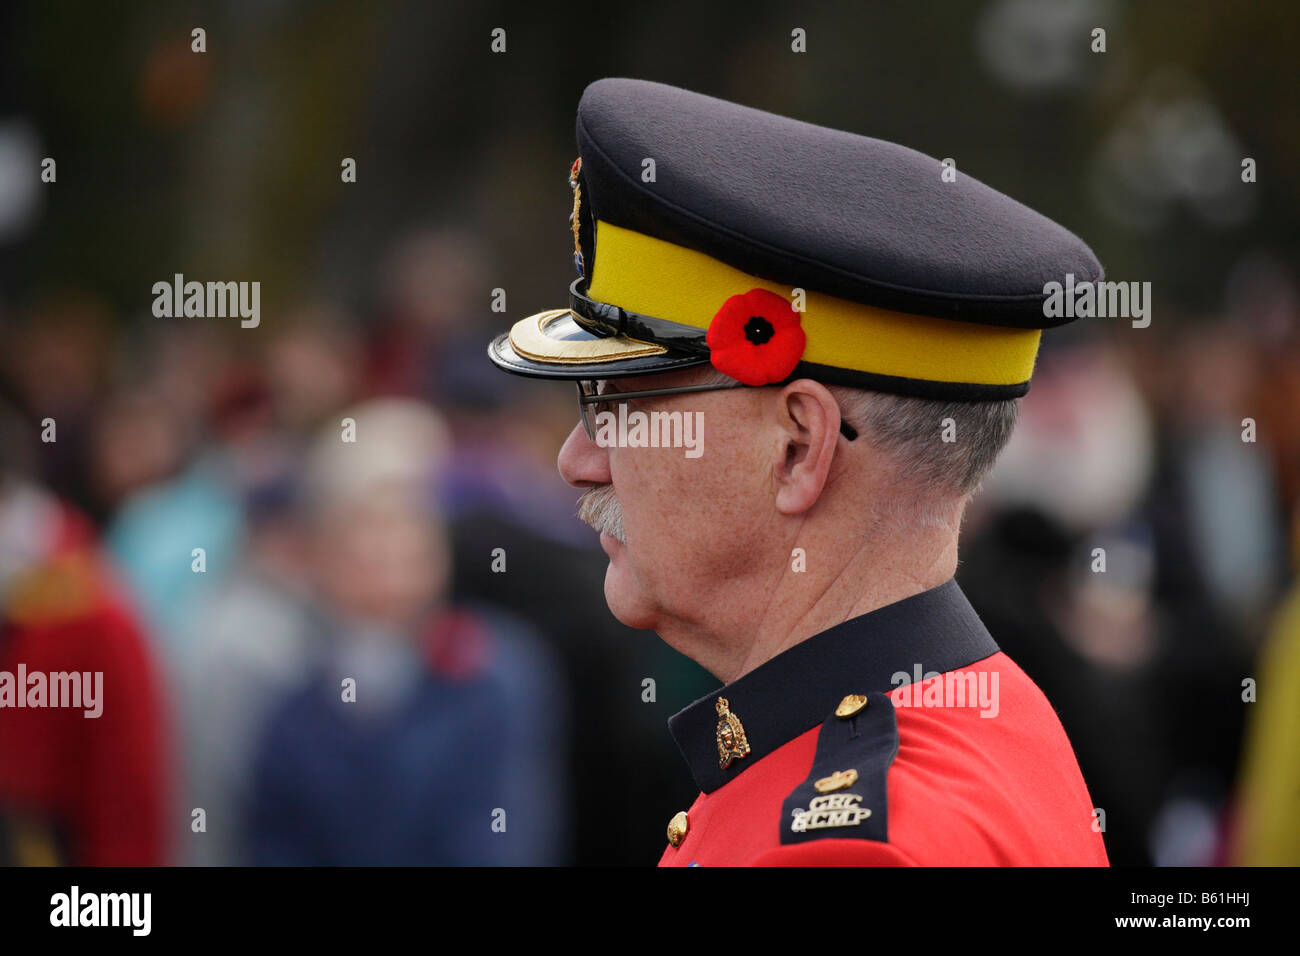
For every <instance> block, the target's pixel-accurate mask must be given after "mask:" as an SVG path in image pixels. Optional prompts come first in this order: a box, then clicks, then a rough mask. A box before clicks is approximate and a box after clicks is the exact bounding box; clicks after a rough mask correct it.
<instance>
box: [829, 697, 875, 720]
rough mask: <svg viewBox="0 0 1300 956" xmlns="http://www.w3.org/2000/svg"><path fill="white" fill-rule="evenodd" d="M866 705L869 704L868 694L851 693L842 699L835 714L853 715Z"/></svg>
mask: <svg viewBox="0 0 1300 956" xmlns="http://www.w3.org/2000/svg"><path fill="white" fill-rule="evenodd" d="M866 706H867V695H866V694H849V695H848V696H847V697H845V698H844V699H843V700H842V701H840V705H839V706H838V707H836V708H835V716H836V717H852V716H853V715H854V714H856V713H857V712H858V711H860V710H861V709H862V708H863V707H866Z"/></svg>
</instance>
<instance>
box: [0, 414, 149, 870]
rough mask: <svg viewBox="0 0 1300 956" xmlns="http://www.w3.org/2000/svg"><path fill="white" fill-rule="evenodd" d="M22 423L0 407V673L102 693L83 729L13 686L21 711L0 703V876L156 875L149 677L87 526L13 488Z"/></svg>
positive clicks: (23, 443)
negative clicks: (0, 870)
mask: <svg viewBox="0 0 1300 956" xmlns="http://www.w3.org/2000/svg"><path fill="white" fill-rule="evenodd" d="M43 411H44V410H43V409H42V410H38V411H37V412H36V415H35V417H36V419H37V420H39V419H40V418H41V417H43V414H42V413H43ZM25 419H30V416H29V415H26V414H23V415H22V417H19V413H17V412H15V411H14V410H13V409H12V408H11V407H9V406H7V405H5V404H3V403H0V673H4V674H8V675H11V677H10V679H11V680H15V681H16V679H17V675H18V674H19V673H20V671H19V668H20V667H22V668H24V669H25V671H26V673H27V675H28V680H29V682H30V678H31V675H33V674H34V673H41V674H44V675H46V676H45V679H46V681H47V682H51V681H52V677H51V676H50V675H53V674H55V673H58V672H73V671H75V672H80V673H81V674H82V675H85V674H87V673H89V674H92V675H93V674H96V673H102V684H98V697H99V699H98V701H97V702H96V704H95V706H94V708H93V710H98V711H99V715H98V716H93V717H92V716H87V709H86V708H83V707H52V706H37V707H33V706H30V702H31V701H32V699H33V698H32V697H31V696H30V684H29V687H18V686H16V684H15V686H14V688H13V689H14V690H16V692H17V693H19V694H25V695H27V701H28V703H29V706H25V707H21V708H19V707H17V706H15V705H16V699H8V698H7V697H6V696H5V695H4V694H0V704H2V705H3V706H0V864H6V865H53V864H72V865H80V866H88V865H89V866H145V865H157V864H162V863H166V862H167V861H168V855H167V849H166V842H167V840H166V836H167V832H168V827H167V825H166V822H165V818H166V815H167V813H168V811H169V809H170V808H169V806H168V798H167V793H166V792H167V783H168V770H167V757H166V754H167V747H168V745H169V737H170V732H169V724H168V721H167V711H166V707H165V703H164V699H163V698H164V692H163V688H162V685H161V683H160V678H159V669H158V666H157V664H156V663H155V661H154V658H153V653H152V648H151V646H150V644H149V641H148V640H147V639H146V637H145V635H144V633H143V631H142V629H141V627H140V625H139V623H138V622H137V618H136V615H135V613H134V611H133V610H132V609H131V607H130V606H129V604H128V602H127V600H126V598H125V596H124V593H123V591H122V589H121V587H120V586H119V585H118V584H117V582H116V581H115V579H114V576H113V574H112V572H111V571H110V569H109V567H108V565H107V563H106V562H105V561H104V559H103V557H102V555H101V554H100V551H99V548H98V546H97V543H96V541H95V535H94V531H93V529H92V526H91V525H90V523H89V521H87V519H86V518H85V517H84V516H83V515H81V514H80V513H79V512H78V511H76V510H75V509H74V508H72V507H70V506H69V505H67V504H66V503H64V502H63V501H61V500H60V499H59V498H58V497H57V496H56V495H54V494H53V493H51V492H50V491H48V490H46V489H45V488H43V487H41V486H40V485H39V484H37V483H35V482H33V481H31V480H30V479H29V478H27V477H25V472H26V471H27V470H28V469H27V468H26V467H24V465H23V464H22V463H21V462H20V461H18V460H17V456H18V453H19V451H20V450H26V448H27V447H28V446H29V445H30V441H29V439H30V435H29V434H27V431H28V429H26V428H24V425H23V422H24V420H25ZM56 434H57V433H56ZM83 681H84V677H83ZM87 690H89V688H87ZM83 701H84V698H83ZM47 703H52V701H50V700H49V699H48V698H47ZM92 712H93V711H92Z"/></svg>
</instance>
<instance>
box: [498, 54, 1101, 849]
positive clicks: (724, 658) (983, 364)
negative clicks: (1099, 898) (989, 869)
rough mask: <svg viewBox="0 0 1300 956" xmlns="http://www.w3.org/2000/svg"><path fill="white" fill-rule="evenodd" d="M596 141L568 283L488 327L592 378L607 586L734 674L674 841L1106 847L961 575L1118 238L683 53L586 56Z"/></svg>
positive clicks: (702, 743)
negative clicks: (720, 75)
mask: <svg viewBox="0 0 1300 956" xmlns="http://www.w3.org/2000/svg"><path fill="white" fill-rule="evenodd" d="M578 145H579V152H580V158H579V159H578V161H577V162H575V163H574V166H573V169H572V171H571V174H570V182H571V185H572V186H573V189H574V216H573V222H572V227H573V233H574V239H575V262H576V264H577V266H578V270H579V279H578V280H577V281H576V282H575V283H574V284H573V286H572V287H571V292H570V308H569V309H567V310H553V311H549V312H543V313H540V314H539V315H535V316H531V317H529V318H527V319H524V320H522V321H520V322H518V323H516V324H515V325H514V327H513V328H512V329H511V330H510V332H509V333H508V334H505V335H502V336H499V337H498V338H497V339H496V340H495V341H493V342H492V344H491V346H490V347H489V355H490V356H491V358H492V360H493V361H494V362H496V364H497V365H499V366H500V367H502V368H503V369H505V370H506V371H509V372H513V373H516V374H520V375H531V376H536V377H542V378H555V379H571V380H576V381H577V382H578V389H579V398H578V401H579V407H580V409H581V412H582V422H581V423H580V424H579V425H578V426H577V427H575V428H574V430H573V432H572V433H571V434H570V435H569V438H568V440H567V441H566V442H565V444H564V447H563V448H562V449H561V451H560V456H559V468H560V473H561V475H562V476H563V477H564V478H565V480H566V481H568V482H569V483H570V484H572V485H574V486H576V487H581V488H585V489H586V491H585V492H584V494H583V497H582V501H581V515H582V517H583V518H584V520H586V521H587V522H588V523H590V524H591V525H592V526H593V527H594V528H596V529H597V530H599V531H600V532H601V543H602V545H603V546H604V548H605V551H606V552H607V553H608V555H609V558H610V563H609V570H608V572H607V575H606V578H605V596H606V599H607V601H608V602H609V606H610V608H611V610H612V611H613V613H614V615H615V616H616V617H617V618H618V619H619V620H621V621H623V622H624V623H626V624H629V625H631V626H634V627H640V628H652V629H654V630H655V631H657V632H658V633H659V635H660V636H661V637H662V638H663V639H664V640H665V641H667V642H668V643H669V644H670V645H672V646H673V647H674V648H676V649H678V650H679V651H681V652H682V653H684V654H686V655H688V656H690V657H691V658H693V659H695V660H696V661H698V662H699V663H700V664H701V665H702V666H704V667H705V668H707V669H708V670H709V671H710V672H712V673H713V674H714V675H715V676H717V677H718V679H719V680H721V681H722V682H723V683H724V684H725V686H724V687H722V688H721V689H720V690H718V691H717V692H715V693H712V694H710V695H708V696H707V697H705V698H703V699H702V700H699V701H697V702H695V703H694V704H692V705H691V706H689V707H687V708H686V709H685V710H683V711H682V712H680V713H678V714H677V715H676V716H674V717H673V718H672V719H671V721H670V727H671V729H672V733H673V735H674V737H675V738H676V740H677V743H678V746H679V747H680V749H681V751H682V754H683V755H684V756H685V758H686V760H687V762H688V763H689V765H690V768H691V771H692V773H693V775H694V777H695V779H696V782H697V783H698V785H699V788H700V790H701V791H702V792H701V794H700V796H699V797H698V798H697V799H696V801H695V803H694V804H693V805H692V806H691V807H690V809H689V811H687V812H684V813H679V814H677V815H676V816H675V817H674V818H673V820H672V821H671V822H670V824H669V827H668V841H669V845H668V847H667V848H666V849H665V851H664V854H663V858H662V860H661V861H660V863H661V865H677V866H686V865H702V866H708V865H743V864H925V865H935V864H938V865H950V864H982V865H988V864H1031V865H1033V864H1064V865H1083V864H1089V865H1104V864H1105V863H1106V854H1105V850H1104V847H1103V844H1102V838H1101V834H1100V832H1099V830H1100V827H1099V826H1098V825H1097V824H1096V823H1095V822H1094V821H1095V817H1094V810H1093V805H1092V801H1091V800H1090V799H1089V797H1088V792H1087V789H1086V787H1085V785H1084V782H1083V779H1082V777H1081V775H1080V773H1079V769H1078V764H1077V762H1076V760H1075V757H1074V754H1073V752H1072V750H1071V748H1070V744H1069V741H1068V740H1067V739H1066V736H1065V732H1064V731H1063V729H1062V728H1061V725H1060V722H1059V721H1058V720H1057V718H1056V715H1055V713H1054V712H1053V710H1052V708H1051V705H1050V704H1049V703H1048V702H1047V700H1046V699H1045V698H1044V697H1043V695H1042V693H1041V692H1040V691H1039V690H1038V688H1037V687H1035V686H1034V684H1033V683H1032V682H1031V681H1030V680H1029V678H1027V677H1026V676H1025V674H1024V673H1023V672H1022V671H1021V670H1020V669H1019V668H1018V667H1017V666H1016V665H1015V663H1014V662H1012V661H1011V660H1010V659H1009V658H1007V657H1006V656H1005V655H1004V654H1002V653H1001V652H1000V651H999V650H998V647H997V645H996V643H995V642H994V640H993V638H992V637H991V636H990V635H989V633H988V632H987V631H986V630H985V628H984V626H983V625H982V624H981V623H980V620H979V618H978V617H977V616H976V614H975V612H974V611H973V610H972V609H971V607H970V605H969V603H968V602H967V601H966V599H965V597H964V596H963V595H962V593H961V590H960V589H959V587H958V586H957V584H956V582H955V581H954V580H953V574H954V571H955V569H956V566H957V534H958V529H959V527H960V524H961V519H962V513H963V509H964V507H965V504H966V502H967V500H968V498H969V497H970V495H971V494H972V493H973V492H974V491H975V489H976V488H977V486H978V485H979V482H980V480H981V478H982V477H983V475H984V474H985V473H986V472H987V471H988V469H989V467H990V466H991V465H992V463H993V461H994V459H995V457H996V456H997V453H998V451H999V450H1000V449H1001V447H1002V445H1003V443H1004V442H1005V441H1006V439H1007V437H1008V435H1009V434H1010V432H1011V429H1012V427H1013V424H1014V421H1015V412H1016V399H1018V398H1019V397H1020V396H1022V395H1024V394H1025V392H1026V391H1027V390H1028V385H1029V378H1030V374H1031V373H1032V371H1033V364H1034V359H1035V355H1036V351H1037V346H1038V341H1039V337H1040V331H1041V329H1042V328H1044V327H1046V326H1049V325H1052V324H1057V323H1059V322H1060V321H1063V320H1060V319H1056V320H1049V319H1048V318H1046V317H1045V316H1044V314H1043V313H1044V310H1043V302H1044V300H1045V296H1044V293H1043V287H1044V285H1045V283H1047V282H1050V281H1065V275H1066V274H1067V273H1072V274H1073V276H1074V278H1075V281H1077V282H1085V281H1092V280H1096V279H1099V278H1100V276H1101V269H1100V267H1099V266H1098V264H1097V261H1096V259H1095V258H1094V257H1093V255H1092V253H1091V252H1090V251H1089V250H1088V249H1087V247H1086V246H1084V244H1083V243H1082V242H1080V241H1079V240H1078V239H1077V238H1076V237H1074V236H1073V235H1071V234H1070V233H1069V232H1067V231H1066V230H1064V229H1062V228H1061V227H1059V226H1057V225H1056V224H1054V223H1052V222H1050V221H1048V220H1046V219H1044V218H1043V217H1041V216H1039V215H1037V214H1036V213H1034V212H1032V211H1031V210H1029V209H1027V208H1025V207H1024V206H1021V205H1020V204H1018V203H1016V202H1014V201H1013V200H1011V199H1008V198H1007V197H1005V196H1003V195H1001V194H999V193H997V192H995V191H994V190H992V189H990V188H988V187H986V186H984V185H982V184H980V183H978V182H976V181H974V180H972V179H970V178H969V177H967V176H965V175H959V176H957V177H956V179H955V181H954V180H953V178H952V176H951V175H945V174H944V169H943V167H942V166H941V164H940V163H939V162H938V161H936V160H932V159H929V158H928V157H925V156H922V155H921V154H919V153H915V152H913V151H911V150H908V149H905V148H903V147H901V146H896V145H893V144H891V143H885V142H881V141H879V140H873V139H868V138H865V137H861V136H855V135H851V134H848V133H842V132H837V131H834V130H829V129H823V128H821V127H816V126H811V125H809V124H806V123H800V122H796V121H794V120H790V119H785V118H783V117H778V116H774V115H771V114H768V113H763V112H760V111H757V110H752V109H747V108H745V107H741V106H737V105H735V104H731V103H726V102H723V101H720V100H716V99H712V98H710V97H705V96H699V95H696V94H693V93H688V92H685V91H683V90H677V89H673V88H671V87H667V86H662V85H659V84H655V83H647V82H641V81H635V80H625V79H609V80H601V81H599V82H597V83H594V84H592V85H591V86H590V87H588V89H587V90H586V92H585V94H584V95H583V98H582V101H581V103H580V104H579V107H578ZM638 412H639V413H642V414H641V416H640V417H637V416H636V413H638ZM656 412H657V413H658V416H657V417H655V413H656ZM647 421H648V423H649V424H648V427H647ZM705 423H706V424H707V429H704V428H703V427H702V426H703V424H705ZM665 446H668V447H665Z"/></svg>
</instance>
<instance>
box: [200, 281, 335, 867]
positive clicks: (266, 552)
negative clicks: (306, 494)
mask: <svg viewBox="0 0 1300 956" xmlns="http://www.w3.org/2000/svg"><path fill="white" fill-rule="evenodd" d="M352 345H353V338H352V336H351V334H350V332H349V331H348V327H347V324H346V317H345V316H344V315H343V314H342V313H341V312H340V311H339V310H337V309H335V308H333V307H330V306H328V305H324V304H315V305H306V306H303V307H301V308H300V309H298V310H295V311H294V312H293V313H291V314H290V315H288V316H286V318H285V320H284V322H283V323H282V324H279V325H277V327H276V331H275V335H274V337H273V338H272V340H271V342H270V343H269V345H268V347H267V349H266V351H265V354H264V355H262V356H261V359H262V361H261V364H260V367H259V368H258V370H257V373H256V375H255V376H254V377H253V379H252V380H246V381H244V382H242V383H241V385H240V387H238V388H236V389H234V391H233V392H232V393H230V394H228V396H227V401H225V402H224V403H223V410H222V411H221V412H220V413H219V414H218V416H217V422H216V423H215V428H214V431H215V433H216V434H217V435H218V436H219V438H220V441H221V449H222V452H223V454H224V456H225V457H226V459H227V461H228V463H229V473H230V474H231V475H232V476H233V477H234V479H235V482H236V485H237V487H238V489H239V492H240V496H241V507H242V511H243V515H244V537H243V541H242V545H241V548H240V551H239V553H238V556H237V557H236V558H235V560H234V561H233V563H232V567H231V569H230V574H229V575H228V576H227V578H226V579H225V580H224V581H222V582H221V583H220V584H218V585H217V587H215V588H214V589H213V590H212V591H211V592H209V593H207V594H205V595H203V596H202V597H201V598H200V599H199V601H198V603H197V605H196V606H195V607H194V610H193V614H192V615H191V620H192V623H191V631H192V635H191V640H189V641H188V642H187V643H186V645H185V649H184V653H183V655H182V658H183V660H182V664H181V668H180V673H179V680H180V682H181V686H182V687H183V689H184V693H183V694H182V697H183V700H184V702H185V707H184V723H185V728H186V743H185V747H184V757H185V763H186V781H187V784H188V793H189V796H190V799H189V804H188V806H190V807H202V808H203V809H204V811H205V815H206V829H205V831H204V832H203V833H202V834H199V835H196V834H194V833H193V832H192V830H191V828H190V826H189V822H190V821H189V819H188V817H187V818H186V819H185V820H184V821H183V822H184V823H185V824H186V826H185V830H184V831H183V833H182V834H181V840H182V845H183V846H185V847H186V848H187V852H186V854H185V859H187V860H188V861H191V862H195V863H200V864H206V865H230V864H233V863H238V862H240V861H241V860H242V859H246V858H247V856H248V853H247V851H246V848H245V847H244V845H243V843H242V842H241V838H242V834H241V832H240V826H239V822H240V821H239V811H240V808H241V807H243V806H245V805H246V804H247V802H248V799H249V791H250V786H251V784H252V780H253V768H252V762H253V759H254V757H255V756H256V754H255V752H254V748H255V747H256V746H257V744H258V742H259V735H260V734H261V731H262V728H263V725H264V723H265V721H266V718H267V714H268V711H269V709H270V708H271V707H272V705H274V704H275V703H276V702H278V701H279V700H281V699H282V698H283V696H284V695H285V693H286V692H287V691H288V690H290V689H292V688H293V687H295V686H296V685H297V684H298V683H299V682H300V681H301V680H302V678H303V676H304V675H305V674H307V673H309V672H310V671H311V669H312V668H313V667H314V666H316V664H318V663H319V658H320V653H321V651H322V642H321V640H320V639H319V635H318V634H317V623H318V622H317V620H316V614H315V611H314V603H315V601H314V598H313V596H312V594H311V589H310V582H309V581H308V571H309V568H308V566H307V558H308V555H307V542H306V540H305V529H304V528H303V515H302V501H301V499H302V495H301V490H302V488H301V486H302V474H301V472H302V458H303V457H304V455H305V454H306V446H307V444H308V439H309V437H310V435H311V433H312V432H313V431H315V430H316V429H317V428H319V427H321V426H322V425H323V424H324V423H325V420H326V419H327V417H331V416H333V415H334V413H335V412H338V413H339V415H340V417H341V415H342V409H343V408H344V407H345V406H346V404H347V403H348V401H349V400H351V399H352V398H353V397H355V392H356V389H357V387H358V380H359V365H360V363H359V359H358V350H357V349H355V348H353V347H351V346H352Z"/></svg>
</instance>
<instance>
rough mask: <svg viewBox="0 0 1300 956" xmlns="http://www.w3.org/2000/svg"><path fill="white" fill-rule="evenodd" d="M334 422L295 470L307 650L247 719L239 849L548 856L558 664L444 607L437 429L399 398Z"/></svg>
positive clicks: (557, 852) (296, 859)
mask: <svg viewBox="0 0 1300 956" xmlns="http://www.w3.org/2000/svg"><path fill="white" fill-rule="evenodd" d="M348 419H350V420H352V421H353V422H355V441H347V440H344V437H345V436H344V435H343V434H342V432H341V430H340V426H339V425H333V424H331V425H327V426H325V428H324V430H323V431H322V433H321V436H320V438H319V439H318V440H317V443H316V444H315V446H314V448H313V450H312V453H311V457H310V462H309V465H308V472H307V475H306V491H305V493H306V496H307V499H306V500H307V505H306V507H307V514H308V521H309V529H310V548H311V559H310V563H311V570H312V578H313V581H314V584H315V587H316V594H317V605H316V610H317V612H318V613H317V618H316V627H315V628H314V639H315V640H316V641H317V642H319V644H320V647H319V654H320V657H319V660H318V662H317V663H316V664H315V665H314V666H313V667H312V670H311V676H310V677H309V678H308V679H307V680H306V682H305V683H304V684H303V685H302V686H300V687H298V688H296V689H294V690H292V691H290V692H288V693H287V694H286V695H285V696H284V697H283V699H281V700H280V701H279V702H278V703H276V704H275V705H273V706H272V707H271V709H270V713H269V716H268V718H267V720H266V723H265V725H264V727H263V728H262V730H261V734H260V743H259V745H258V746H257V748H256V752H257V757H256V759H255V762H254V771H253V779H252V783H251V788H250V789H251V793H250V795H249V799H248V808H247V816H246V827H247V840H248V843H247V848H248V855H249V859H250V860H251V861H252V862H254V863H259V864H409V865H428V864H479V865H482V864H545V863H556V862H563V858H562V850H561V848H562V846H563V841H564V839H565V837H566V820H565V813H564V810H563V808H564V801H563V794H562V772H563V771H562V767H563V764H562V761H563V753H562V749H561V739H562V738H561V736H560V734H561V733H562V728H561V727H560V718H561V715H562V707H561V704H560V701H561V700H562V688H561V686H560V684H559V678H558V675H557V672H556V671H555V670H554V668H553V667H552V666H551V664H550V662H549V660H548V658H547V655H546V654H545V652H544V651H543V649H542V647H541V645H540V644H539V643H538V642H537V640H536V639H535V637H534V636H533V635H532V633H531V632H530V631H529V630H528V629H527V628H526V627H525V626H524V625H522V624H521V623H519V622H516V621H513V620H512V619H510V618H508V617H507V616H505V615H504V614H501V613H500V612H497V611H494V610H488V609H475V610H471V609H466V608H458V607H452V606H450V605H449V604H448V603H447V602H446V597H445V594H446V588H447V583H448V578H449V575H450V572H451V568H450V551H449V546H448V542H447V539H446V532H445V529H444V527H443V523H442V517H441V515H440V513H439V511H438V508H437V504H436V501H437V499H436V493H437V484H436V479H437V475H438V472H439V469H440V466H441V464H442V462H443V459H444V457H445V454H446V443H447V436H446V430H445V426H444V425H443V423H442V421H441V419H440V418H439V417H438V416H437V415H436V414H435V413H434V412H432V411H431V410H430V409H429V408H427V407H426V406H424V405H422V404H420V403H415V402H411V401H399V400H377V401H374V402H371V403H367V404H365V405H362V406H360V407H358V408H355V409H353V410H350V411H348V412H345V414H344V420H345V422H346V420H348Z"/></svg>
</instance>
